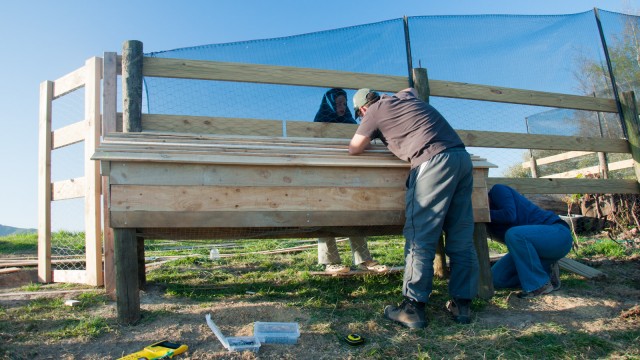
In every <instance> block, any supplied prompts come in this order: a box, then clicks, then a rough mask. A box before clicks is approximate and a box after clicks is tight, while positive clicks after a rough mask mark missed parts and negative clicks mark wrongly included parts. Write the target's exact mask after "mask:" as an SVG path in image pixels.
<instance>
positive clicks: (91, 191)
mask: <svg viewBox="0 0 640 360" xmlns="http://www.w3.org/2000/svg"><path fill="white" fill-rule="evenodd" d="M84 69H85V92H84V94H85V95H84V104H85V105H84V118H85V124H86V127H85V136H84V159H85V160H84V172H85V176H84V179H85V183H84V191H85V193H84V220H85V246H86V271H87V276H86V283H87V284H88V285H93V286H102V285H103V283H104V282H103V281H104V277H103V273H102V232H101V229H102V209H101V206H100V200H101V199H100V193H101V189H100V188H101V185H102V178H101V177H100V162H98V161H95V160H91V156H93V154H94V153H95V152H96V148H97V147H98V144H99V143H100V132H101V130H102V123H101V121H102V118H101V116H100V93H101V91H100V80H101V79H102V59H100V58H97V57H93V58H91V59H89V60H87V61H86V63H85V67H84Z"/></svg>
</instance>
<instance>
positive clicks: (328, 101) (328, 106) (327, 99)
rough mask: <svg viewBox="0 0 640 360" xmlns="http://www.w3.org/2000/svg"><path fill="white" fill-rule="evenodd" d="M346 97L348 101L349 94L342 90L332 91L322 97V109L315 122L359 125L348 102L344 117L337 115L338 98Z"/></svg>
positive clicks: (319, 110)
mask: <svg viewBox="0 0 640 360" xmlns="http://www.w3.org/2000/svg"><path fill="white" fill-rule="evenodd" d="M340 95H342V96H344V98H345V99H347V93H346V92H345V91H344V90H342V89H331V90H329V91H327V92H326V93H325V94H324V96H323V97H322V103H321V104H320V109H318V112H317V113H316V117H315V119H313V121H314V122H331V123H343V124H357V122H356V120H355V119H354V118H353V116H352V115H351V111H349V106H348V104H349V103H348V102H347V108H346V111H345V113H344V115H343V116H338V114H337V113H336V98H337V97H338V96H340Z"/></svg>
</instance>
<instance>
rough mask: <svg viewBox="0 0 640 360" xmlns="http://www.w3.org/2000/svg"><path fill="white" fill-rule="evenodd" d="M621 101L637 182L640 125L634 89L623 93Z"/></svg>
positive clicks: (639, 173) (639, 169) (639, 172)
mask: <svg viewBox="0 0 640 360" xmlns="http://www.w3.org/2000/svg"><path fill="white" fill-rule="evenodd" d="M620 103H621V105H622V117H623V119H624V123H625V125H626V128H627V138H628V140H629V146H630V147H631V156H632V157H633V170H634V172H635V174H636V182H640V126H639V125H638V107H637V104H636V97H635V94H634V93H633V91H628V92H624V93H622V98H621V99H620Z"/></svg>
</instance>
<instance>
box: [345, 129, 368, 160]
mask: <svg viewBox="0 0 640 360" xmlns="http://www.w3.org/2000/svg"><path fill="white" fill-rule="evenodd" d="M370 143H371V139H369V138H368V137H367V136H364V135H359V134H355V135H353V138H352V139H351V142H350V143H349V155H358V154H362V153H363V152H364V150H365V149H366V148H367V147H368V146H369V144H370Z"/></svg>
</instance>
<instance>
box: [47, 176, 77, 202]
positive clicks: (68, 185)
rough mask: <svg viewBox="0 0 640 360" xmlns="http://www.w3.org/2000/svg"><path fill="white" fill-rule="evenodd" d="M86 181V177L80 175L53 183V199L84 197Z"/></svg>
mask: <svg viewBox="0 0 640 360" xmlns="http://www.w3.org/2000/svg"><path fill="white" fill-rule="evenodd" d="M84 182H85V179H84V177H79V178H74V179H68V180H62V181H56V182H54V183H52V185H53V186H52V187H53V189H52V194H51V199H52V200H54V201H56V200H67V199H76V198H81V197H84Z"/></svg>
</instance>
